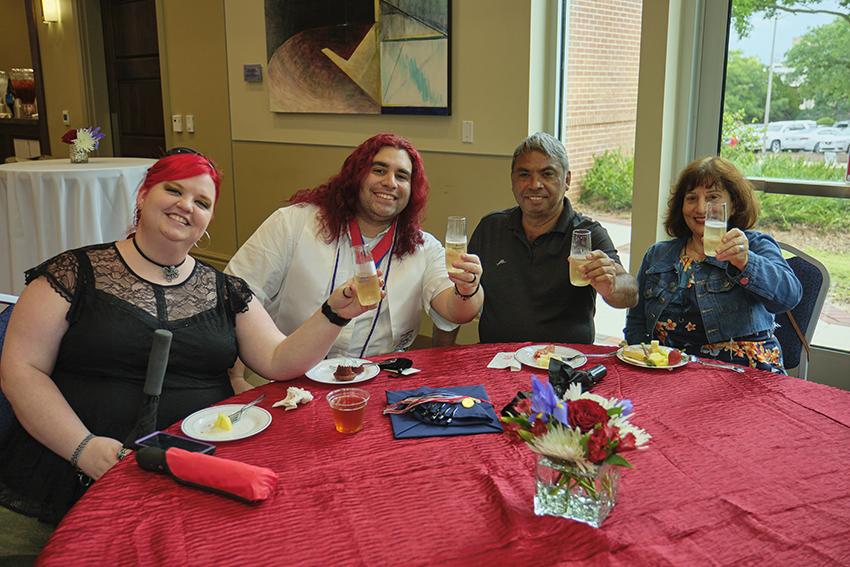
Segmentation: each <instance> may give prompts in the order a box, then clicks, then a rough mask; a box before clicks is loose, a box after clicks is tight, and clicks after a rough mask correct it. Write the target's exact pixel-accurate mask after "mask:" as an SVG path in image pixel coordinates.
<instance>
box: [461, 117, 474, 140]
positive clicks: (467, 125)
mask: <svg viewBox="0 0 850 567" xmlns="http://www.w3.org/2000/svg"><path fill="white" fill-rule="evenodd" d="M473 139H474V136H473V130H472V120H464V121H463V134H462V138H461V141H462V142H463V143H464V144H471V143H472V141H473Z"/></svg>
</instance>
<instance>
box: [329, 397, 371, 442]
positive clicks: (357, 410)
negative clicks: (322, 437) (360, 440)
mask: <svg viewBox="0 0 850 567" xmlns="http://www.w3.org/2000/svg"><path fill="white" fill-rule="evenodd" d="M327 399H328V405H329V406H331V414H332V415H333V418H334V427H336V430H337V431H339V432H340V433H357V432H358V431H360V430H361V429H363V416H364V414H365V413H366V403H367V402H368V401H369V392H367V391H366V390H363V389H361V388H340V389H339V390H333V391H331V392H328V395H327Z"/></svg>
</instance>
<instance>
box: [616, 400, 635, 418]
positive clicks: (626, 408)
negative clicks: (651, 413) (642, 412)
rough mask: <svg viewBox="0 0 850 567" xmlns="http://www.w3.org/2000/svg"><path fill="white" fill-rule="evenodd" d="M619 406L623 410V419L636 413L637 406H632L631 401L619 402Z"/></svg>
mask: <svg viewBox="0 0 850 567" xmlns="http://www.w3.org/2000/svg"><path fill="white" fill-rule="evenodd" d="M617 405H618V406H620V409H622V410H623V411H622V413H621V415H622V416H623V417H625V416H627V415H629V414H631V413H632V412H634V411H635V406H634V405H632V401H631V400H620V401H619V402H617Z"/></svg>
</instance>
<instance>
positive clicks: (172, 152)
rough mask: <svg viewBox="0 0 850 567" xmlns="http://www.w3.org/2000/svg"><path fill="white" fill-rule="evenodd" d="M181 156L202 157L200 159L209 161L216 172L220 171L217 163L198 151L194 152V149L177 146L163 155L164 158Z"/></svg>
mask: <svg viewBox="0 0 850 567" xmlns="http://www.w3.org/2000/svg"><path fill="white" fill-rule="evenodd" d="M179 154H190V155H193V156H200V157H202V158H204V159H205V160H207V162H208V163H209V164H210V167H212V168H213V169H215V170H217V169H218V168H217V167H216V166H215V162H213V160H211V159H210V158H208V157H207V156H205V155H204V154H202V153H201V152H199V151H198V150H194V149H192V148H187V147H184V146H177V147H175V148H171V149H170V150H168V151H167V152H165V153H164V154H163V155H162V157H167V156H176V155H179Z"/></svg>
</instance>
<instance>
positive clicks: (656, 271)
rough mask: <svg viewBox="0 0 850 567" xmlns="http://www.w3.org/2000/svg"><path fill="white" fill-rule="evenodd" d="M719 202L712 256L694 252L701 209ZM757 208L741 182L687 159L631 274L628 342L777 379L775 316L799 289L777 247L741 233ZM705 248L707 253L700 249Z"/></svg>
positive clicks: (718, 164)
mask: <svg viewBox="0 0 850 567" xmlns="http://www.w3.org/2000/svg"><path fill="white" fill-rule="evenodd" d="M718 202H725V203H726V207H727V211H728V215H729V217H728V223H727V227H728V228H729V231H728V232H727V233H726V234H725V235H724V236H723V239H722V243H721V244H720V246H719V247H718V248H717V249H716V256H711V255H710V254H709V255H708V256H707V255H706V254H705V251H704V250H703V232H704V230H705V214H706V205H707V203H718ZM757 218H758V204H757V202H756V200H755V196H754V195H753V189H752V186H751V185H750V182H749V181H747V180H746V179H745V178H744V177H743V176H742V175H741V173H740V172H739V171H738V170H737V169H736V168H735V166H734V165H732V163H731V162H729V161H728V160H725V159H723V158H720V157H707V158H704V159H700V160H696V161H694V162H692V163H691V164H690V165H688V167H686V168H685V170H684V171H683V172H682V174H681V175H680V176H679V180H678V181H677V182H676V186H675V187H674V189H673V193H672V194H671V195H670V199H669V201H668V203H667V216H666V218H665V220H664V227H665V229H666V230H667V233H668V234H669V235H670V236H673V237H674V239H673V240H668V241H666V242H658V243H656V244H654V245H653V246H652V247H651V248H650V249H649V250H648V251H647V253H646V255H645V256H644V258H643V263H642V264H641V267H640V273H639V274H638V277H637V280H638V304H637V306H635V307H634V308H632V309H630V310H629V313H628V315H627V317H626V329H625V334H626V340H628V342H629V344H636V343H641V342H644V343H645V342H649V341H650V340H652V339H657V340H658V341H659V342H660V343H661V344H663V345H667V346H671V347H676V348H679V349H683V350H684V351H685V352H687V353H688V354H695V355H699V356H703V357H709V358H715V359H718V360H722V361H725V362H732V363H735V364H743V365H747V366H751V367H754V368H761V369H763V370H769V371H772V372H777V373H782V374H784V373H785V370H784V368H783V366H782V349H781V347H780V346H779V341H777V340H776V337H774V335H773V329H774V326H775V323H774V314H775V313H781V312H783V311H787V310H788V309H791V308H793V307H794V306H795V305H797V303H798V302H799V301H800V297H801V295H802V286H801V285H800V282H799V281H798V280H797V277H796V276H795V275H794V272H792V271H791V268H790V267H789V266H788V263H787V262H786V261H785V259H784V258H782V254H781V252H780V250H779V246H778V245H777V244H776V241H775V240H774V239H773V238H771V237H770V236H768V235H767V234H763V233H761V232H756V231H754V230H748V229H750V228H751V227H752V226H753V225H754V224H755V222H756V219H757ZM709 252H710V251H709Z"/></svg>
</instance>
